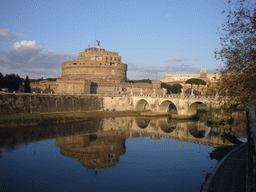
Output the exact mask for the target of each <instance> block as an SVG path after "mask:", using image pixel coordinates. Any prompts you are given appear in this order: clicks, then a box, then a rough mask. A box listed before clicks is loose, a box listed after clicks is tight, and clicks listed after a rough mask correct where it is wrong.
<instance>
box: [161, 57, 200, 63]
mask: <svg viewBox="0 0 256 192" xmlns="http://www.w3.org/2000/svg"><path fill="white" fill-rule="evenodd" d="M192 60H193V61H196V60H198V59H193V58H186V57H169V58H167V59H164V62H166V63H177V62H184V61H192Z"/></svg>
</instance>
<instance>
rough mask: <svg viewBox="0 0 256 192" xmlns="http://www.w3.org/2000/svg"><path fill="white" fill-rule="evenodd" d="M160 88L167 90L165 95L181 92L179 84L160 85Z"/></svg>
mask: <svg viewBox="0 0 256 192" xmlns="http://www.w3.org/2000/svg"><path fill="white" fill-rule="evenodd" d="M161 88H165V89H167V94H170V93H174V94H177V93H180V92H181V89H182V85H181V84H174V85H168V84H166V83H161Z"/></svg>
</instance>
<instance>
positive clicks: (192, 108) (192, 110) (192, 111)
mask: <svg viewBox="0 0 256 192" xmlns="http://www.w3.org/2000/svg"><path fill="white" fill-rule="evenodd" d="M198 108H208V106H207V104H206V103H203V102H201V101H196V102H194V103H192V104H191V105H190V106H189V107H188V113H189V114H196V113H197V109H198Z"/></svg>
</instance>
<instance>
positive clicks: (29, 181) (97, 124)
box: [0, 117, 245, 192]
mask: <svg viewBox="0 0 256 192" xmlns="http://www.w3.org/2000/svg"><path fill="white" fill-rule="evenodd" d="M238 135H239V136H238V137H240V138H241V139H244V138H245V135H244V133H242V131H240V133H238ZM219 145H232V143H231V142H230V141H228V140H227V139H226V138H225V137H223V135H222V134H220V132H219V131H218V129H216V128H211V127H208V126H206V125H205V123H204V122H200V121H190V120H186V121H181V120H179V121H178V120H176V121H175V120H172V119H170V118H168V117H161V118H144V117H116V118H104V119H97V120H91V121H84V122H79V123H69V124H59V125H51V126H40V127H29V128H28V127H27V128H5V129H1V130H0V169H1V171H0V178H1V179H0V190H1V191H47V192H48V191H54V192H57V191H186V192H187V191H192V192H193V191H200V189H201V186H202V184H203V183H204V182H205V179H206V175H207V174H209V173H211V172H212V170H213V168H214V167H215V166H216V164H217V160H215V159H211V158H210V155H209V153H211V152H212V151H213V150H214V148H215V147H217V146H219Z"/></svg>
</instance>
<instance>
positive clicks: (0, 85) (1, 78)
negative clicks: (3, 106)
mask: <svg viewBox="0 0 256 192" xmlns="http://www.w3.org/2000/svg"><path fill="white" fill-rule="evenodd" d="M2 88H4V76H3V74H2V73H1V72H0V90H1V89H2Z"/></svg>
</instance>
